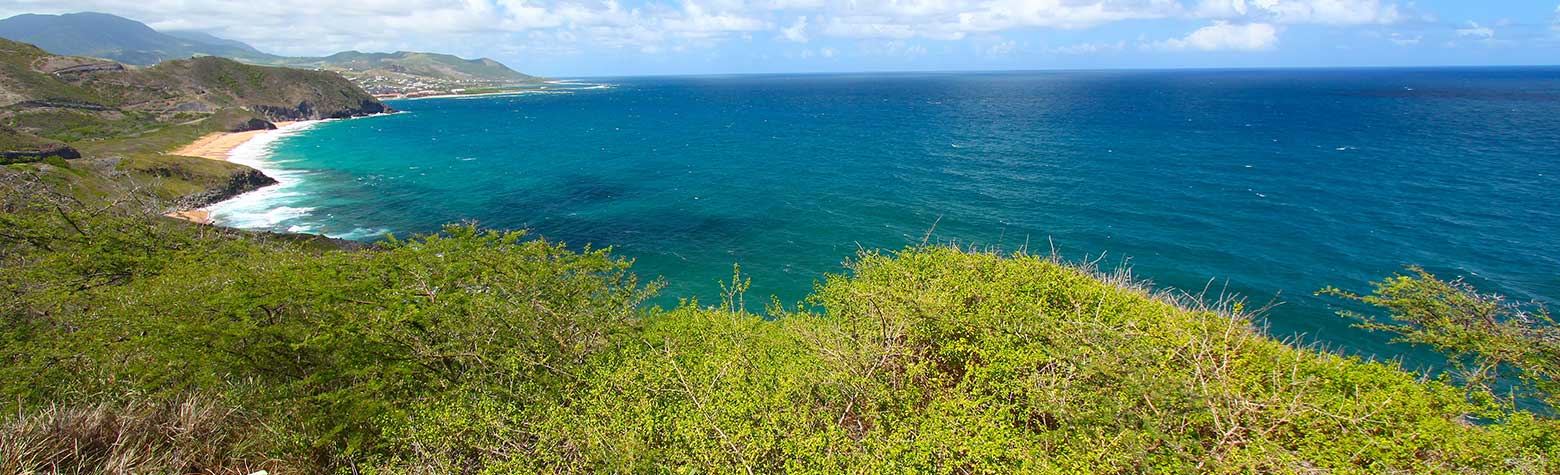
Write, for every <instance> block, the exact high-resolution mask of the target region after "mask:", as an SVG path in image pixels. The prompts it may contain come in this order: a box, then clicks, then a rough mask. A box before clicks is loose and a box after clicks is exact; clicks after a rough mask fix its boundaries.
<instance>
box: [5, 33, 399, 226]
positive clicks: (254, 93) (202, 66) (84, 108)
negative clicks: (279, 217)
mask: <svg viewBox="0 0 1560 475" xmlns="http://www.w3.org/2000/svg"><path fill="white" fill-rule="evenodd" d="M388 110H390V109H389V108H388V107H386V106H385V105H384V104H382V103H380V102H379V101H378V100H377V99H374V97H373V96H371V95H369V94H368V93H366V92H364V91H363V90H362V89H361V88H358V87H357V86H355V85H353V84H352V83H351V82H350V81H348V80H347V79H345V78H343V77H341V76H340V75H338V74H335V73H332V72H328V71H307V70H301V69H291V68H282V67H269V66H255V65H249V64H243V63H238V62H235V61H233V60H229V59H224V58H218V57H211V56H204V57H198V58H191V59H183V60H170V61H164V62H161V63H158V64H157V65H155V66H152V67H147V68H132V67H126V66H125V65H122V64H119V63H116V62H112V61H107V60H103V59H95V58H84V57H72V56H56V55H52V54H49V53H47V52H45V51H44V50H42V49H40V48H38V47H36V46H33V45H29V44H23V43H17V42H14V41H10V40H4V39H0V162H3V163H7V164H13V165H11V166H12V167H21V169H23V170H25V169H27V166H24V165H15V164H16V163H19V162H22V163H25V162H42V163H46V164H51V165H52V166H46V165H42V164H40V165H38V166H37V168H38V171H40V172H42V173H44V174H45V175H46V176H50V177H52V178H51V179H53V180H61V181H63V182H65V183H70V184H72V185H71V186H72V187H73V188H75V189H77V190H78V191H82V192H86V193H88V194H92V193H95V192H98V191H101V190H103V189H105V188H111V187H113V186H117V185H119V184H122V183H116V182H123V181H126V180H128V181H132V182H134V183H135V184H136V185H135V186H137V187H140V188H141V192H142V193H146V194H150V195H152V196H154V197H155V199H156V200H159V202H160V204H159V205H157V206H158V207H159V209H162V210H165V211H168V210H173V209H178V208H189V207H199V206H203V205H205V204H207V203H210V202H214V201H218V200H221V199H224V198H226V197H229V196H232V195H235V194H238V193H242V192H244V191H248V190H250V189H254V188H256V187H259V186H263V185H265V184H268V183H271V182H272V181H271V179H270V178H268V177H265V176H264V175H262V174H260V173H259V172H257V171H255V170H254V169H251V168H249V167H245V166H242V165H238V164H234V163H228V162H221V161H215V160H206V159H201V158H191V157H179V156H173V155H168V151H169V150H172V149H174V148H177V147H179V146H181V145H184V144H186V143H188V142H190V141H193V140H195V138H197V137H200V136H202V135H204V134H207V133H210V132H214V131H236V130H251V129H259V128H272V127H275V125H274V124H272V121H282V120H299V119H323V118H340V117H353V116H360V115H366V114H374V113H379V112H385V111H388ZM51 157H55V158H63V159H75V160H72V161H71V162H69V163H67V162H64V161H58V160H56V159H54V158H51ZM61 168H66V169H72V168H80V169H79V170H74V171H71V172H68V173H67V172H64V171H62V170H61ZM82 170H98V173H79V172H82ZM104 174H108V175H114V176H122V178H116V179H109V178H107V177H106V176H105V175H104Z"/></svg>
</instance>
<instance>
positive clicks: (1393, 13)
mask: <svg viewBox="0 0 1560 475" xmlns="http://www.w3.org/2000/svg"><path fill="white" fill-rule="evenodd" d="M71 11H101V12H108V13H114V14H119V15H123V16H126V17H130V18H134V19H137V20H140V21H143V22H146V23H148V24H151V25H152V26H153V27H155V28H158V29H164V30H173V29H193V30H202V31H207V32H209V33H213V34H216V35H218V36H223V37H227V38H233V39H237V40H242V41H245V42H248V43H250V44H253V45H255V46H256V47H259V48H260V49H262V50H265V51H268V52H274V53H278V54H289V55H321V54H328V53H332V52H335V51H339V50H347V49H356V50H362V51H392V50H422V51H438V52H447V53H453V54H458V55H461V56H465V57H479V56H486V57H491V58H494V59H498V60H500V61H503V62H504V63H506V64H508V65H510V66H511V67H513V68H515V69H518V70H521V71H525V72H528V73H532V74H540V75H547V76H554V77H571V76H612V75H638V74H722V73H766V72H827V71H904V70H1008V69H1077V68H1090V69H1092V68H1179V67H1313V66H1413V65H1531V64H1545V65H1553V64H1560V0H1542V1H1536V0H1534V1H1526V0H1522V1H1497V0H1486V1H1477V2H1473V1H1451V0H1416V1H1391V0H883V1H868V0H759V1H744V0H670V1H667V0H618V1H610V0H609V1H603V0H464V1H459V0H453V1H452V0H377V1H373V0H272V1H268V2H249V1H239V0H209V1H201V2H189V1H185V0H0V15H6V16H9V15H11V14H16V13H25V12H32V13H62V12H71Z"/></svg>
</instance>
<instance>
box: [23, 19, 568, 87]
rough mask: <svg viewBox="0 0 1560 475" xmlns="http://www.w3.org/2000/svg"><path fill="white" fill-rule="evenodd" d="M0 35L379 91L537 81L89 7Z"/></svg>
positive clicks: (486, 63) (471, 63)
mask: <svg viewBox="0 0 1560 475" xmlns="http://www.w3.org/2000/svg"><path fill="white" fill-rule="evenodd" d="M0 38H7V39H11V40H14V41H19V42H23V43H29V44H34V45H37V46H39V47H40V48H43V49H44V50H46V51H49V52H50V53H53V54H57V55H65V56H86V57H95V58H103V59H108V60H113V61H116V62H119V63H123V64H127V65H132V66H152V65H155V64H158V63H161V62H163V61H167V60H174V59H187V58H191V57H199V56H220V57H224V58H229V59H233V60H236V61H239V62H243V63H249V64H257V65H265V66H284V67H291V68H303V69H325V70H330V71H335V72H337V73H340V74H342V75H343V76H346V77H347V78H348V79H350V80H352V81H353V82H355V83H357V84H358V85H359V86H361V87H363V88H364V89H366V90H369V91H370V92H372V93H374V94H376V95H384V96H397V95H408V94H438V93H458V92H461V91H463V90H466V89H474V88H493V87H508V86H518V85H529V84H537V83H540V82H542V79H540V78H537V77H535V76H530V75H527V74H524V73H520V72H518V71H515V70H513V69H510V68H509V67H508V66H506V65H504V64H503V63H500V62H498V61H496V60H493V59H490V58H477V59H465V58H461V57H458V56H454V55H448V54H441V53H430V52H415V51H397V52H394V53H364V52H359V51H342V52H337V53H334V54H331V55H328V56H320V57H288V56H279V55H273V54H269V53H265V52H263V51H260V50H259V49H257V48H255V47H253V46H251V45H248V44H246V43H243V42H241V41H236V40H230V39H225V38H221V37H217V36H214V35H212V34H210V33H206V32H202V31H193V30H183V31H168V32H163V31H158V30H156V29H153V28H152V27H150V26H148V25H146V24H144V23H141V22H139V21H136V20H132V19H129V18H124V17H120V16H116V15H112V14H107V13H96V12H81V13H68V14H62V15H39V14H21V15H16V16H13V17H10V18H6V19H3V20H0Z"/></svg>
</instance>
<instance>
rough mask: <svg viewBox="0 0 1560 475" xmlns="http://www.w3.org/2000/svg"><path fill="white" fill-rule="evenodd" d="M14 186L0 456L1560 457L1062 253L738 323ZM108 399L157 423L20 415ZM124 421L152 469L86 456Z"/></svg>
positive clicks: (1390, 299) (1373, 466)
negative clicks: (1, 449)
mask: <svg viewBox="0 0 1560 475" xmlns="http://www.w3.org/2000/svg"><path fill="white" fill-rule="evenodd" d="M23 175H26V174H25V173H9V172H7V173H6V174H0V187H4V189H3V190H0V191H4V193H0V251H3V252H0V265H3V272H0V316H3V317H4V318H3V319H0V405H3V407H0V410H4V413H5V414H7V416H5V417H7V419H6V422H5V424H7V425H5V426H4V427H5V428H6V429H5V431H6V432H4V435H5V436H6V437H5V439H6V441H5V442H4V443H7V444H12V445H9V446H6V447H9V448H7V452H6V453H7V455H6V457H10V458H5V459H4V460H5V461H4V462H0V463H8V464H10V465H9V466H10V467H13V468H14V467H24V468H23V469H21V470H25V469H26V468H25V467H39V466H49V464H56V465H55V466H59V467H78V468H79V467H88V466H97V467H99V468H88V469H85V471H93V470H99V471H111V470H109V469H108V468H107V467H113V466H121V467H134V468H133V469H127V470H131V471H137V472H187V471H190V470H191V469H190V468H189V467H190V466H192V465H191V464H192V463H195V462H190V461H191V460H200V461H203V462H199V463H200V464H209V465H216V466H222V467H228V468H242V467H250V466H264V462H263V461H264V460H269V459H273V458H274V459H276V460H282V461H285V463H283V464H282V465H280V467H282V468H292V469H295V470H297V471H300V472H328V471H340V472H343V473H350V472H357V473H516V472H520V473H561V472H634V473H639V472H706V473H708V472H714V473H731V472H740V473H770V472H802V473H840V472H849V473H1011V472H1041V473H1100V472H1116V473H1120V472H1129V473H1140V472H1156V473H1157V472H1171V473H1253V472H1261V473H1271V472H1278V473H1299V472H1304V473H1312V472H1329V473H1555V472H1560V430H1557V429H1560V428H1557V427H1556V422H1555V421H1554V420H1553V419H1551V418H1548V417H1547V416H1545V415H1540V414H1535V413H1532V412H1527V411H1522V410H1518V409H1515V408H1513V407H1510V406H1509V405H1507V406H1497V405H1494V404H1493V403H1490V402H1489V401H1487V400H1482V399H1479V398H1469V397H1467V392H1466V390H1465V389H1464V388H1461V387H1457V386H1456V385H1454V384H1451V383H1455V382H1458V381H1460V380H1448V381H1427V380H1423V379H1422V378H1420V377H1418V376H1417V375H1415V374H1413V373H1410V372H1407V371H1404V370H1403V369H1401V368H1399V367H1396V366H1393V365H1390V364H1385V363H1380V362H1368V361H1362V360H1361V359H1359V358H1352V357H1340V356H1337V355H1332V354H1328V353H1324V352H1319V351H1315V350H1312V349H1305V348H1294V347H1291V346H1289V345H1286V344H1284V343H1281V342H1278V341H1275V340H1273V339H1270V338H1267V337H1265V336H1263V335H1262V334H1260V333H1259V332H1258V331H1256V330H1254V329H1253V327H1252V325H1251V322H1250V319H1249V316H1248V315H1246V314H1244V313H1242V312H1243V310H1244V307H1243V306H1242V305H1240V303H1239V302H1224V303H1212V304H1205V303H1201V302H1194V301H1184V300H1177V299H1172V298H1170V297H1168V296H1167V294H1164V293H1156V292H1154V291H1152V290H1151V289H1147V288H1145V287H1143V286H1141V285H1139V284H1137V283H1135V282H1134V281H1133V280H1131V279H1130V278H1129V277H1127V276H1125V275H1123V274H1101V273H1097V272H1094V271H1092V270H1090V269H1080V268H1077V267H1072V266H1068V265H1065V264H1063V263H1061V262H1058V261H1056V260H1055V259H1049V258H1040V257H1035V256H1025V255H1015V256H1001V255H996V254H990V253H978V252H966V251H961V250H959V249H953V248H942V247H932V248H913V249H907V250H905V251H902V252H899V253H895V254H887V253H877V252H870V253H864V254H862V255H861V256H859V257H858V258H857V259H855V260H854V261H852V262H850V263H849V264H848V266H847V269H846V272H845V273H842V274H839V275H831V276H829V277H827V278H826V279H825V281H823V282H821V283H819V284H818V285H817V287H816V289H815V291H814V292H813V295H812V296H811V297H810V298H809V299H808V300H807V301H806V303H805V304H804V305H803V306H802V307H801V308H795V309H785V308H781V307H780V306H779V305H772V306H771V308H770V309H769V311H768V315H767V316H759V315H754V314H751V313H747V312H745V311H744V310H742V309H744V308H745V305H743V303H744V302H743V300H744V299H745V295H744V294H745V291H746V288H747V286H746V282H745V281H744V280H743V279H741V278H740V277H737V278H734V279H733V281H732V282H731V283H730V284H729V285H728V286H727V289H728V293H727V294H726V295H725V297H724V298H723V299H722V301H721V302H720V303H719V304H718V305H716V306H713V307H706V306H702V305H700V304H699V303H698V302H697V301H689V302H685V303H683V304H682V305H679V306H678V307H677V308H673V309H670V310H660V309H644V308H642V307H641V304H642V302H644V301H645V299H646V298H647V297H649V296H650V295H652V294H653V293H654V292H655V291H656V290H657V288H658V287H659V285H658V284H657V283H649V284H644V283H641V282H640V281H639V280H638V279H637V278H636V277H635V276H634V275H633V274H632V273H631V272H630V271H629V263H628V262H627V261H624V260H622V259H620V258H616V257H613V256H612V255H611V254H610V253H608V252H607V251H605V250H594V249H583V250H578V251H574V250H569V249H567V248H565V247H564V246H562V245H561V244H558V243H553V242H548V241H545V240H542V239H530V238H528V237H527V236H525V235H524V234H523V233H513V232H493V231H483V230H479V229H477V228H475V227H473V226H469V225H461V226H451V227H448V228H446V229H445V230H444V232H442V233H440V234H438V235H432V236H419V237H415V238H412V239H407V240H390V241H389V242H387V243H385V244H383V245H381V246H378V247H376V248H374V249H371V250H365V251H341V250H325V249H321V248H319V247H316V246H309V245H307V244H305V243H301V242H298V241H295V240H284V239H274V238H269V237H264V236H260V235H253V234H245V233H240V232H236V231H231V230H221V229H213V228H210V227H202V226H194V225H189V224H187V223H176V222H171V221H168V220H161V219H155V218H152V217H151V216H148V214H147V213H146V212H145V210H149V209H159V208H158V207H157V206H155V202H151V203H147V202H143V201H135V200H130V201H122V202H118V203H117V204H114V205H112V206H105V204H104V203H98V202H92V201H89V200H86V199H83V198H80V197H77V196H74V195H71V194H62V193H58V192H56V190H54V189H53V188H51V186H50V185H49V183H46V182H42V181H39V180H36V179H33V180H28V179H21V178H18V177H21V176H23ZM120 199H123V198H120ZM1410 279H1412V278H1410ZM1459 288H1460V287H1455V286H1454V287H1453V289H1454V290H1455V289H1459ZM1425 289H1429V290H1430V291H1429V292H1428V293H1421V292H1420V290H1425ZM1437 289H1439V290H1445V289H1444V288H1440V287H1436V286H1435V284H1434V282H1430V281H1427V280H1424V279H1420V280H1418V281H1414V280H1409V281H1402V280H1394V281H1391V282H1389V283H1388V284H1387V286H1385V287H1383V292H1382V293H1381V295H1382V297H1381V298H1382V299H1386V300H1380V302H1382V303H1389V304H1390V305H1388V308H1391V309H1395V311H1396V312H1398V313H1400V314H1402V315H1406V316H1408V318H1409V319H1407V320H1405V319H1404V318H1399V320H1400V321H1407V322H1421V323H1417V324H1413V323H1406V325H1410V326H1405V327H1393V328H1398V329H1400V330H1401V331H1403V332H1404V333H1405V334H1409V335H1421V333H1415V332H1427V331H1429V329H1436V331H1437V332H1438V333H1423V335H1425V337H1424V338H1420V337H1417V336H1416V338H1420V339H1423V340H1425V341H1436V342H1443V343H1444V342H1445V341H1452V342H1460V343H1459V344H1461V343H1470V342H1471V344H1472V345H1473V346H1445V347H1444V348H1447V349H1448V350H1456V349H1458V348H1472V349H1473V350H1470V352H1469V353H1466V355H1484V354H1485V353H1486V352H1488V351H1491V350H1493V349H1499V348H1507V346H1490V345H1494V344H1495V343H1499V344H1500V345H1512V344H1515V343H1516V342H1518V341H1520V340H1512V339H1500V340H1486V339H1481V338H1470V339H1464V340H1441V339H1435V340H1431V339H1429V336H1432V335H1438V334H1441V333H1439V332H1440V330H1455V329H1458V328H1464V327H1466V325H1464V326H1457V325H1453V326H1442V325H1441V320H1437V319H1434V318H1420V317H1417V316H1424V315H1441V314H1440V313H1422V312H1419V311H1418V310H1416V309H1436V310H1437V311H1438V312H1439V310H1441V309H1445V308H1455V309H1489V308H1491V307H1488V306H1487V304H1488V302H1487V301H1482V300H1477V299H1475V300H1466V298H1467V297H1468V295H1469V294H1467V293H1465V292H1462V291H1455V292H1451V293H1447V292H1442V291H1439V290H1437ZM1474 314H1475V315H1485V314H1489V313H1488V312H1485V313H1477V312H1476V313H1474ZM1449 315H1461V313H1452V314H1449ZM1504 315H1506V316H1507V317H1508V318H1503V319H1498V321H1505V322H1516V321H1519V320H1520V319H1513V318H1509V317H1510V316H1511V315H1510V314H1504ZM1534 321H1536V320H1534ZM1414 325H1418V326H1414ZM1432 325H1434V326H1432ZM1513 325H1514V324H1513ZM1473 328H1478V327H1477V326H1475V327H1473ZM1499 328H1508V327H1499ZM1532 328H1547V327H1531V328H1530V327H1527V326H1520V325H1518V326H1511V327H1509V329H1510V330H1511V331H1512V332H1516V333H1513V334H1526V333H1522V332H1526V331H1528V330H1530V329H1532ZM1457 334H1459V335H1461V333H1457ZM1496 334H1498V335H1507V333H1506V332H1505V330H1502V331H1501V332H1496ZM1546 338H1547V337H1546ZM1491 342H1495V343H1491ZM1513 351H1514V350H1513ZM1538 354H1539V355H1541V354H1542V353H1538ZM1500 355H1504V356H1510V355H1518V356H1521V357H1520V358H1513V357H1508V358H1506V359H1504V360H1502V361H1503V363H1504V364H1508V365H1511V366H1513V367H1517V368H1524V369H1525V368H1527V367H1528V366H1522V365H1527V364H1529V362H1531V361H1532V358H1537V357H1538V356H1533V354H1530V353H1500ZM1454 356H1456V355H1455V354H1454ZM1478 357H1482V356H1478ZM1478 357H1476V359H1475V360H1474V361H1478V360H1477V358H1478ZM1540 368H1542V366H1540ZM1539 382H1540V383H1541V382H1542V380H1540V381H1539ZM1535 388H1538V389H1539V390H1547V389H1545V388H1547V386H1542V385H1538V386H1535ZM192 394H194V395H203V396H202V397H203V398H208V399H203V400H209V401H220V402H221V404H220V405H217V406H209V407H211V408H214V409H213V410H217V409H220V411H222V412H223V413H224V414H232V415H233V417H231V418H215V419H202V420H209V421H211V424H207V425H201V426H200V427H209V428H210V429H201V430H197V431H196V433H202V434H211V435H212V439H211V440H212V442H211V443H209V444H204V445H203V444H197V443H195V442H193V441H192V440H193V439H189V438H182V439H181V438H179V437H176V436H172V435H169V434H170V432H169V431H170V430H173V433H176V434H182V433H186V432H179V429H177V428H179V427H186V426H182V425H179V424H181V423H180V422H177V421H175V420H174V419H169V416H167V415H166V414H171V413H170V412H167V410H164V409H155V410H154V409H151V408H175V407H181V406H180V404H182V403H181V402H180V401H185V400H187V399H188V398H189V397H190V395H192ZM203 407H207V406H203ZM50 408H53V409H50ZM120 408H124V409H122V410H121V409H120ZM1492 408H1496V409H1501V412H1499V413H1500V414H1502V416H1501V417H1499V418H1496V419H1489V420H1485V421H1483V423H1472V422H1469V421H1470V417H1473V416H1480V415H1484V414H1491V413H1492V412H1491V411H1492ZM159 411H162V412H159ZM118 413H123V414H125V417H127V418H129V419H127V420H131V421H144V422H130V423H122V424H121V423H114V424H109V425H102V424H97V423H95V422H94V423H92V424H86V423H84V422H69V423H68V424H67V425H70V426H73V427H93V429H90V430H82V431H76V430H72V431H57V430H42V429H38V428H40V427H45V426H48V425H49V424H54V423H53V422H48V423H44V422H40V421H84V420H89V419H90V420H96V419H92V418H94V417H102V416H100V415H104V414H118ZM172 413H182V412H180V411H173V412H172ZM10 414H20V415H19V416H16V418H15V419H11V417H12V416H10ZM92 414H99V415H92ZM137 414H146V415H144V416H143V415H137ZM179 420H183V419H179ZM157 421H162V422H157ZM94 424H96V425H94ZM203 424H204V423H203ZM235 424H237V425H242V426H248V427H259V428H264V429H263V430H260V431H258V432H257V433H256V434H258V435H256V434H248V435H246V434H245V433H242V431H236V429H234V428H233V427H234V425H235ZM55 425H58V424H55ZM170 427H171V428H174V429H170ZM189 427H195V426H189ZM192 430H193V429H192ZM80 434H90V435H80ZM252 435H253V437H251V436H252ZM121 439H122V440H129V441H136V442H135V443H134V444H133V445H131V446H128V447H133V448H137V450H140V451H139V452H137V453H139V454H144V455H145V456H146V457H145V458H144V459H136V460H144V462H136V463H120V462H114V463H113V464H110V463H108V462H105V461H110V460H128V459H124V458H123V456H124V454H123V453H121V452H115V450H119V449H114V448H112V447H108V448H105V447H106V446H105V445H104V444H103V443H102V442H101V441H103V440H121ZM18 441H20V442H18ZM67 446H70V447H75V446H83V447H89V448H91V450H89V451H86V452H81V453H64V452H58V451H57V450H55V449H53V448H58V447H67ZM13 454H21V455H13ZM49 454H54V455H49ZM116 454H119V455H116ZM181 454H190V455H188V456H186V455H181ZM116 457H117V458H116ZM265 457H269V458H265Z"/></svg>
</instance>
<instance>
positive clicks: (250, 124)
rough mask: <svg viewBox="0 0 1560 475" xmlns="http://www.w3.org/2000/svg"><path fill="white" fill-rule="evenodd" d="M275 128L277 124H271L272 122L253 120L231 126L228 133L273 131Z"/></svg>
mask: <svg viewBox="0 0 1560 475" xmlns="http://www.w3.org/2000/svg"><path fill="white" fill-rule="evenodd" d="M275 128H276V124H273V123H270V122H268V121H266V120H264V119H255V118H251V119H249V120H245V121H240V122H238V123H236V124H233V125H231V126H229V127H228V128H227V131H228V132H248V131H251V130H273V129H275Z"/></svg>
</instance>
